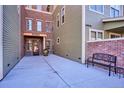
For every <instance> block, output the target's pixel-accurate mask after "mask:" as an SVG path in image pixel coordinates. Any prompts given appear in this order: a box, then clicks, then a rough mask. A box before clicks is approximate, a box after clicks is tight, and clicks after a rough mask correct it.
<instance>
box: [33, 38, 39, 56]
mask: <svg viewBox="0 0 124 93" xmlns="http://www.w3.org/2000/svg"><path fill="white" fill-rule="evenodd" d="M32 48H33V55H39V40H33V47H32Z"/></svg>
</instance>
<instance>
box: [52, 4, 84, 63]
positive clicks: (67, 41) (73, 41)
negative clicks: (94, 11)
mask: <svg viewBox="0 0 124 93" xmlns="http://www.w3.org/2000/svg"><path fill="white" fill-rule="evenodd" d="M61 8H62V6H57V8H56V10H55V12H54V14H53V20H56V16H57V14H58V13H60V14H61ZM81 31H82V6H79V5H78V6H77V5H66V6H65V23H64V24H63V25H61V22H60V27H59V28H58V29H57V27H56V21H54V24H53V32H54V33H53V34H54V39H53V40H54V53H56V54H58V55H60V56H64V57H66V58H69V59H72V60H76V61H80V62H81V59H80V58H81ZM57 37H60V44H57V43H56V40H57Z"/></svg>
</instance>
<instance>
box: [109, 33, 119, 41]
mask: <svg viewBox="0 0 124 93" xmlns="http://www.w3.org/2000/svg"><path fill="white" fill-rule="evenodd" d="M111 35H116V36H119V37H121V34H118V33H112V32H110V33H109V38H110V39H111Z"/></svg>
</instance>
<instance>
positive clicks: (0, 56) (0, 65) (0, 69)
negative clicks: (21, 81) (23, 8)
mask: <svg viewBox="0 0 124 93" xmlns="http://www.w3.org/2000/svg"><path fill="white" fill-rule="evenodd" d="M2 78H3V6H2V5H0V80H1V79H2Z"/></svg>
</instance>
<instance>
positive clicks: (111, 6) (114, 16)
mask: <svg viewBox="0 0 124 93" xmlns="http://www.w3.org/2000/svg"><path fill="white" fill-rule="evenodd" d="M118 6H119V7H120V9H116V8H115V7H113V6H112V5H110V17H112V18H115V17H119V16H121V5H118ZM111 8H113V9H114V10H117V11H119V15H118V16H115V15H114V16H113V15H112V13H111V12H112V10H111ZM122 11H123V9H122Z"/></svg>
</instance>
